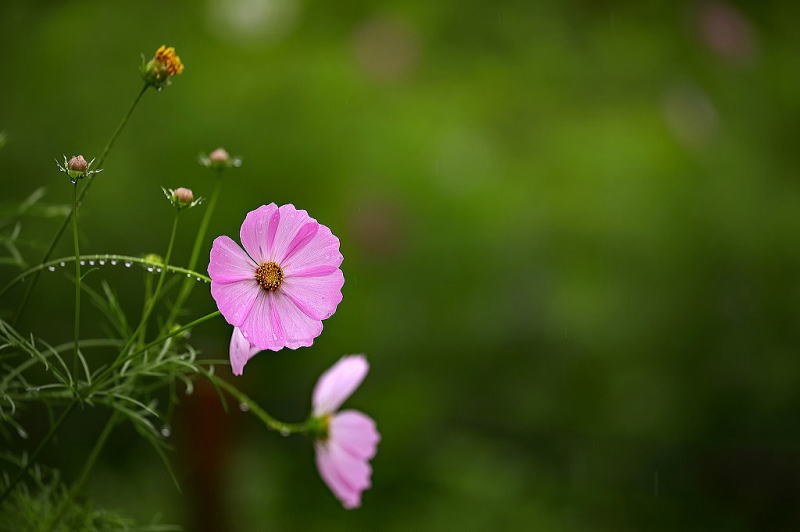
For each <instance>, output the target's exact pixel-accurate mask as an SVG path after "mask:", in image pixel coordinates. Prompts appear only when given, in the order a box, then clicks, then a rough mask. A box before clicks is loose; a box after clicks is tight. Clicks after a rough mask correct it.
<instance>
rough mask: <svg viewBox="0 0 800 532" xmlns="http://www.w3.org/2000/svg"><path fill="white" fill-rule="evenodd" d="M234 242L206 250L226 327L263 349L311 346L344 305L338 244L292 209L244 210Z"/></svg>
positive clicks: (222, 242) (223, 240)
mask: <svg viewBox="0 0 800 532" xmlns="http://www.w3.org/2000/svg"><path fill="white" fill-rule="evenodd" d="M239 237H240V239H241V241H242V245H243V246H244V250H242V248H241V247H239V245H238V244H237V243H236V242H234V241H233V240H231V239H230V238H228V237H227V236H220V237H217V238H216V239H215V240H214V244H213V245H212V247H211V260H210V262H209V264H208V274H209V276H210V277H211V295H212V296H213V298H214V300H215V301H216V302H217V307H218V308H219V310H220V312H221V313H222V315H223V316H224V317H225V319H226V320H227V322H228V323H230V324H231V325H233V326H234V327H238V328H239V329H240V330H241V332H242V335H243V336H244V338H245V339H247V340H248V341H249V342H250V343H251V344H253V345H255V346H257V347H258V348H260V349H269V350H271V351H278V350H280V349H283V348H284V347H288V348H290V349H297V348H298V347H301V346H303V347H308V346H310V345H311V344H312V343H313V342H314V338H316V337H317V336H319V335H320V333H321V332H322V320H324V319H326V318H329V317H330V316H331V315H332V314H333V313H334V312H335V311H336V307H337V305H338V304H339V302H340V301H341V300H342V285H343V284H344V275H343V274H342V270H340V269H339V265H340V264H341V263H342V254H341V253H339V239H338V238H336V237H335V236H334V235H333V233H331V230H330V229H328V228H327V227H325V226H324V225H322V224H320V223H317V221H316V220H315V219H313V218H311V217H310V216H309V215H308V213H307V212H306V211H302V210H297V209H295V207H294V205H282V206H281V207H278V206H277V205H275V204H274V203H270V204H269V205H263V206H261V207H259V208H258V209H256V210H254V211H250V212H249V213H247V217H246V218H245V220H244V222H243V223H242V228H241V231H240V233H239Z"/></svg>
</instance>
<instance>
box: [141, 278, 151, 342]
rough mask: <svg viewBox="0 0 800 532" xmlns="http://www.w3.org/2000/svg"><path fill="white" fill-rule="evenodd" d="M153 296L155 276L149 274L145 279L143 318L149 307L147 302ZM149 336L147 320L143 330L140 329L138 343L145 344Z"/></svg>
mask: <svg viewBox="0 0 800 532" xmlns="http://www.w3.org/2000/svg"><path fill="white" fill-rule="evenodd" d="M152 297H153V278H152V277H151V276H150V275H148V276H146V277H145V279H144V305H142V318H141V319H144V311H145V309H146V308H147V303H148V302H149V301H150V300H151V299H152ZM146 337H147V322H146V321H145V323H144V326H142V330H141V331H139V338H137V343H138V345H139V346H140V347H141V346H142V345H144V341H145V338H146Z"/></svg>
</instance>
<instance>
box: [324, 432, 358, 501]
mask: <svg viewBox="0 0 800 532" xmlns="http://www.w3.org/2000/svg"><path fill="white" fill-rule="evenodd" d="M314 449H315V451H316V455H317V469H318V470H319V475H320V476H321V477H322V480H324V481H325V484H327V485H328V487H329V488H330V490H331V491H332V492H333V494H334V495H336V498H337V499H339V500H340V501H341V503H342V505H343V506H344V507H345V508H347V509H351V508H357V507H359V506H361V491H360V490H357V489H353V488H352V487H351V486H350V485H349V484H348V483H347V482H346V481H345V480H344V479H343V478H342V477H341V475H340V474H339V471H338V469H337V467H336V463H335V460H336V458H335V457H334V456H333V455H332V454H331V449H330V447H329V446H328V444H327V443H326V442H317V443H316V444H314Z"/></svg>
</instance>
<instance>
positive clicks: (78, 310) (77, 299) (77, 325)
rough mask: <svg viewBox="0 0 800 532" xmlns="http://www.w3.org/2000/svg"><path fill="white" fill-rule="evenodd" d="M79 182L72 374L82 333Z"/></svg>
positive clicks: (75, 193)
mask: <svg viewBox="0 0 800 532" xmlns="http://www.w3.org/2000/svg"><path fill="white" fill-rule="evenodd" d="M78 183H79V181H75V184H74V185H73V187H72V243H73V246H74V247H75V327H74V334H73V341H74V342H75V349H74V350H73V353H72V374H73V375H74V374H75V371H76V370H77V369H78V357H79V356H80V354H79V353H80V343H79V339H80V335H81V260H80V256H81V249H80V243H79V239H78Z"/></svg>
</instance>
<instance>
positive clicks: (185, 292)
mask: <svg viewBox="0 0 800 532" xmlns="http://www.w3.org/2000/svg"><path fill="white" fill-rule="evenodd" d="M222 172H223V170H222V169H220V170H219V171H218V173H217V181H216V182H215V183H214V190H213V191H212V192H211V197H210V198H209V200H208V205H207V206H206V209H205V212H204V213H203V219H202V220H201V221H200V227H199V229H198V230H197V236H195V239H194V245H193V246H192V254H191V256H190V257H189V266H188V268H189V269H190V270H194V268H195V266H197V260H198V259H199V258H200V250H201V248H202V246H203V241H204V240H205V238H206V233H207V232H208V224H209V222H210V221H211V215H212V214H213V213H214V209H215V208H216V207H217V199H218V198H219V194H220V190H221V189H222ZM192 288H194V283H193V282H192V280H191V279H186V280H185V281H183V284H182V285H181V289H180V291H179V292H178V297H177V298H176V299H175V304H174V305H173V306H172V310H171V311H170V314H169V318H167V321H166V322H164V330H169V329H170V327H172V324H173V323H175V319H176V318H177V317H178V314H179V313H180V311H181V309H182V308H183V304H184V302H185V301H186V298H187V297H189V294H190V293H191V292H192Z"/></svg>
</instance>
